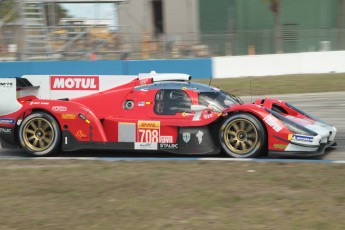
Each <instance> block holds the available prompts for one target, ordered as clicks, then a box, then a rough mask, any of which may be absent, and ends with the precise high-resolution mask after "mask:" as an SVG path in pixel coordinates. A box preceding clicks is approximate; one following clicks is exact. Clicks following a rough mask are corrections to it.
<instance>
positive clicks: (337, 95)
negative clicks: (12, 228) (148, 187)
mask: <svg viewBox="0 0 345 230" xmlns="http://www.w3.org/2000/svg"><path fill="white" fill-rule="evenodd" d="M267 97H271V98H278V99H282V100H285V101H287V102H289V103H291V104H294V105H295V106H297V107H299V108H301V109H302V110H304V111H306V112H309V113H311V114H313V115H315V116H317V117H319V118H320V119H322V120H324V121H326V122H327V123H329V124H332V125H334V126H335V127H336V128H337V129H338V134H337V137H336V140H337V143H338V146H337V147H336V148H334V149H330V150H328V151H327V152H326V154H325V155H324V156H323V157H322V159H323V160H340V161H344V160H345V92H331V93H317V94H315V93H313V94H298V95H297V94H289V95H272V96H267ZM257 98H262V97H256V96H255V97H242V99H243V101H244V102H251V101H254V100H255V99H257ZM59 156H60V157H111V158H115V159H116V158H119V159H120V158H123V157H133V158H138V157H139V158H143V159H144V158H150V159H156V158H165V159H167V158H179V159H181V157H183V158H185V159H186V160H188V159H189V158H190V159H191V160H192V159H195V156H181V155H172V154H166V153H164V154H162V153H161V154H157V153H155V152H153V153H152V152H146V153H133V152H109V151H101V152H97V151H87V152H85V151H82V152H73V153H61V154H59ZM24 157H28V155H27V154H26V153H25V152H24V151H23V150H9V149H0V159H9V158H24ZM199 157H201V156H199ZM287 161H288V160H287Z"/></svg>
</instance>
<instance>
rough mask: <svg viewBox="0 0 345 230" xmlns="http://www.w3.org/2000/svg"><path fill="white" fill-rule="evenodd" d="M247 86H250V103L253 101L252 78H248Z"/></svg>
mask: <svg viewBox="0 0 345 230" xmlns="http://www.w3.org/2000/svg"><path fill="white" fill-rule="evenodd" d="M249 86H250V103H253V92H252V80H250V82H249Z"/></svg>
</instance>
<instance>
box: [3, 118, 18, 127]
mask: <svg viewBox="0 0 345 230" xmlns="http://www.w3.org/2000/svg"><path fill="white" fill-rule="evenodd" d="M14 123H15V121H14V119H12V118H0V124H8V125H14Z"/></svg>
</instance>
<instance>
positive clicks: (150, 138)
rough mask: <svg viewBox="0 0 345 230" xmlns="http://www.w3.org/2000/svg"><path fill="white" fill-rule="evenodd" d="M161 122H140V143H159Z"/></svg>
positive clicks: (138, 139)
mask: <svg viewBox="0 0 345 230" xmlns="http://www.w3.org/2000/svg"><path fill="white" fill-rule="evenodd" d="M159 130H160V122H159V121H138V136H137V137H138V138H137V141H139V142H150V143H158V142H159V136H160V132H159Z"/></svg>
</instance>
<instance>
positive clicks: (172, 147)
mask: <svg viewBox="0 0 345 230" xmlns="http://www.w3.org/2000/svg"><path fill="white" fill-rule="evenodd" d="M159 149H161V150H176V149H178V144H173V143H160V144H159Z"/></svg>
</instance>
